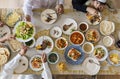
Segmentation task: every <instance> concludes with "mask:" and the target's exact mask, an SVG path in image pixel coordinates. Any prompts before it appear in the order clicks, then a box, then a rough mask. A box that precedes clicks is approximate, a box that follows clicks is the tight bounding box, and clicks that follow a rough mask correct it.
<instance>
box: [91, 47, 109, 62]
mask: <svg viewBox="0 0 120 79" xmlns="http://www.w3.org/2000/svg"><path fill="white" fill-rule="evenodd" d="M92 56H94V57H95V58H97V59H98V61H104V60H105V59H107V57H108V50H107V48H106V47H104V46H102V45H96V46H95V48H94V51H93V53H92Z"/></svg>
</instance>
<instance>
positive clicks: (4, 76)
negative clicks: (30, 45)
mask: <svg viewBox="0 0 120 79" xmlns="http://www.w3.org/2000/svg"><path fill="white" fill-rule="evenodd" d="M26 50H27V49H26V47H24V46H23V48H22V49H21V51H20V52H19V54H17V55H16V56H15V57H14V58H13V59H12V60H11V61H9V62H8V63H7V64H5V66H4V67H3V71H2V73H1V76H0V79H11V78H12V75H13V72H14V69H15V68H16V67H17V66H18V65H19V59H20V58H21V57H22V56H23V55H24V54H25V52H26Z"/></svg>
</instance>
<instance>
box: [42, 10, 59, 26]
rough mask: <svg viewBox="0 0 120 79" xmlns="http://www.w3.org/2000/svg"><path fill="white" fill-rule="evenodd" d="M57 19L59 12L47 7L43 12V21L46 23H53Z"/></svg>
mask: <svg viewBox="0 0 120 79" xmlns="http://www.w3.org/2000/svg"><path fill="white" fill-rule="evenodd" d="M56 20H57V13H56V12H55V11H54V10H52V9H46V10H44V11H43V12H42V13H41V21H42V22H43V23H45V24H53V23H54V22H55V21H56Z"/></svg>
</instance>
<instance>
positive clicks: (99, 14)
mask: <svg viewBox="0 0 120 79" xmlns="http://www.w3.org/2000/svg"><path fill="white" fill-rule="evenodd" d="M98 16H99V20H96V21H95V22H93V23H91V22H90V19H89V16H87V14H86V17H87V19H88V21H89V23H90V24H92V25H97V24H99V23H100V22H101V20H102V16H101V13H100V12H98ZM90 17H94V16H93V15H91V14H90Z"/></svg>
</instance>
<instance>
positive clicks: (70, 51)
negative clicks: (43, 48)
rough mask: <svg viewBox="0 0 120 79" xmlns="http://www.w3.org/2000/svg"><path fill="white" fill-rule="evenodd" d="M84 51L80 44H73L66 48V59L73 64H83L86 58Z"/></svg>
mask: <svg viewBox="0 0 120 79" xmlns="http://www.w3.org/2000/svg"><path fill="white" fill-rule="evenodd" d="M84 55H85V54H84V52H83V50H82V48H81V47H80V46H75V45H71V46H69V47H67V48H66V49H65V53H64V56H65V60H66V61H67V62H68V63H69V64H72V65H78V64H81V63H82V62H83V60H84V58H85V56H84Z"/></svg>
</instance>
